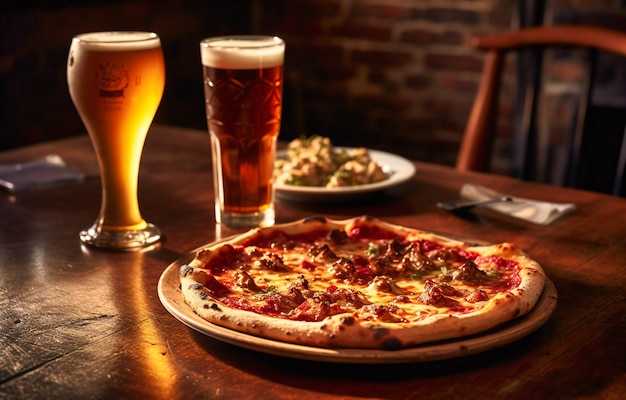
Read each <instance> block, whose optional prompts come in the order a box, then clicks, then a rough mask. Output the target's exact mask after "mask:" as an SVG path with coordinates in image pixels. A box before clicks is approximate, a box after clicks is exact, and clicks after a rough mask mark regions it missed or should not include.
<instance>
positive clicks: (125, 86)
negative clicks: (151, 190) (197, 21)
mask: <svg viewBox="0 0 626 400" xmlns="http://www.w3.org/2000/svg"><path fill="white" fill-rule="evenodd" d="M67 82H68V86H69V91H70V95H71V97H72V101H73V102H74V105H75V107H76V109H77V110H78V113H79V114H80V117H81V119H82V121H83V123H84V124H85V127H86V128H87V131H88V132H89V136H90V138H91V142H92V144H93V146H94V148H95V151H96V155H97V157H98V164H99V167H100V174H101V180H102V203H101V207H100V214H99V216H98V219H97V220H96V222H95V223H94V224H93V226H91V227H90V228H88V229H86V230H84V231H82V232H80V239H81V241H82V242H84V243H87V244H90V245H94V246H98V247H107V248H116V249H131V248H137V247H142V246H147V245H150V244H153V243H156V242H157V241H158V240H159V239H160V238H161V232H160V231H159V229H158V228H157V227H156V226H154V225H152V224H149V223H147V222H146V221H145V220H144V219H143V217H142V216H141V213H140V211H139V204H138V200H137V179H138V174H139V162H140V160H141V153H142V151H143V145H144V141H145V138H146V135H147V133H148V128H149V127H150V124H151V123H152V119H153V118H154V115H155V113H156V110H157V108H158V106H159V103H160V102H161V97H162V95H163V88H164V85H165V66H164V61H163V53H162V51H161V41H160V39H159V37H158V36H157V35H156V34H155V33H150V32H96V33H84V34H80V35H76V36H75V37H74V38H73V39H72V44H71V46H70V51H69V57H68V61H67Z"/></svg>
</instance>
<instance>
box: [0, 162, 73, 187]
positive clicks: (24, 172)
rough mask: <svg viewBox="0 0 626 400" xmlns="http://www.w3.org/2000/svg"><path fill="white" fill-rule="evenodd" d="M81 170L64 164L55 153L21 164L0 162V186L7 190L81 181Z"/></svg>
mask: <svg viewBox="0 0 626 400" xmlns="http://www.w3.org/2000/svg"><path fill="white" fill-rule="evenodd" d="M83 179H85V174H84V173H83V172H80V171H77V170H75V169H73V168H70V167H68V166H67V165H65V162H64V161H63V159H62V158H61V157H60V156H58V155H57V154H50V155H47V156H46V157H43V158H40V159H37V160H34V161H29V162H25V163H21V164H0V187H3V188H5V189H6V190H8V191H9V192H18V191H20V190H26V189H34V188H41V187H51V186H60V185H67V184H71V183H78V182H82V181H83Z"/></svg>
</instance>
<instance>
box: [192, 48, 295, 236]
mask: <svg viewBox="0 0 626 400" xmlns="http://www.w3.org/2000/svg"><path fill="white" fill-rule="evenodd" d="M200 51H201V56H202V70H203V76H204V94H205V100H206V117H207V124H208V128H209V133H210V136H211V149H212V156H213V182H214V189H215V217H216V221H217V222H218V223H223V224H224V225H226V226H229V227H231V228H247V227H255V226H270V225H273V224H274V186H273V168H274V159H275V155H276V139H277V137H278V133H279V130H280V119H281V107H282V90H283V61H284V54H285V43H284V42H283V40H282V39H280V38H277V37H271V36H229V37H218V38H209V39H205V40H203V41H202V42H201V43H200Z"/></svg>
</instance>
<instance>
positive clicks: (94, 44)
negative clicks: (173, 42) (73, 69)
mask: <svg viewBox="0 0 626 400" xmlns="http://www.w3.org/2000/svg"><path fill="white" fill-rule="evenodd" d="M74 40H77V41H79V42H80V43H81V46H84V47H87V48H90V49H92V50H96V49H97V50H108V51H116V50H143V49H152V48H155V47H159V46H160V45H161V40H160V39H159V36H158V35H157V34H156V33H152V32H90V33H82V34H80V35H76V36H74Z"/></svg>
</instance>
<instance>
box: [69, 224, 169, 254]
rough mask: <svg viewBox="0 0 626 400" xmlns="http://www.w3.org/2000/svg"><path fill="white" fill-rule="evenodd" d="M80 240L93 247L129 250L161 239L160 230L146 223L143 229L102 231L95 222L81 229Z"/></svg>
mask: <svg viewBox="0 0 626 400" xmlns="http://www.w3.org/2000/svg"><path fill="white" fill-rule="evenodd" d="M79 237H80V241H81V242H83V243H85V244H88V245H91V246H95V247H102V248H107V249H117V250H131V249H137V248H141V247H146V246H150V245H153V244H155V243H157V242H158V241H159V240H161V230H160V229H159V228H157V227H156V226H155V225H152V224H148V226H146V227H145V228H144V229H134V230H130V231H103V230H102V229H101V228H100V227H99V226H98V225H97V224H94V225H93V226H92V227H91V228H89V229H87V230H84V231H81V232H80V234H79Z"/></svg>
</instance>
